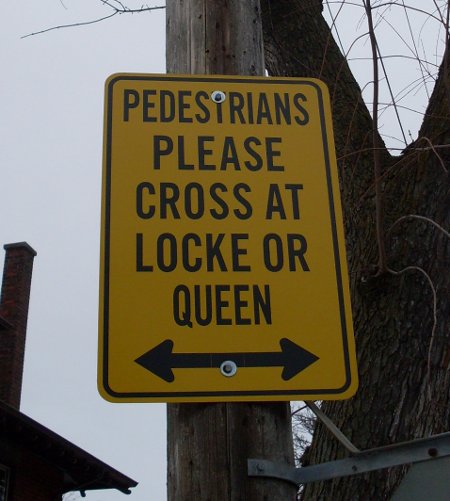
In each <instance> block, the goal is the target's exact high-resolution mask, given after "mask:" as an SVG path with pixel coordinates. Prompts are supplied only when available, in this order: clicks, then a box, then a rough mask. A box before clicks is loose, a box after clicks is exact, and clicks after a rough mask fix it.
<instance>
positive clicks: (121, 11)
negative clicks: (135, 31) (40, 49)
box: [20, 0, 166, 38]
mask: <svg viewBox="0 0 450 501" xmlns="http://www.w3.org/2000/svg"><path fill="white" fill-rule="evenodd" d="M116 1H117V0H116ZM102 3H103V4H104V5H106V6H108V7H110V8H111V9H113V12H112V13H111V14H109V15H108V16H104V17H99V18H98V19H93V20H92V21H82V22H80V23H71V24H61V25H59V26H52V27H51V28H46V29H44V30H40V31H35V32H34V33H28V35H23V36H21V37H20V38H28V37H32V36H35V35H42V34H43V33H48V32H49V31H54V30H60V29H63V28H76V27H78V26H87V25H90V24H96V23H100V22H102V21H106V20H107V19H111V18H112V17H114V16H116V15H117V14H137V13H140V12H149V11H151V10H160V9H165V8H166V7H165V5H159V6H155V7H141V8H140V9H128V8H127V7H126V6H124V5H123V4H122V3H121V2H118V1H117V3H118V4H119V5H120V6H121V7H120V8H119V7H114V6H113V5H111V4H110V3H109V2H108V1H107V0H102Z"/></svg>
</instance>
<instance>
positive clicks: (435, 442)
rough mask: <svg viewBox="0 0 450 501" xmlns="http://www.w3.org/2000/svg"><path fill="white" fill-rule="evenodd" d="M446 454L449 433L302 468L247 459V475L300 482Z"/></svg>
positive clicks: (448, 451)
mask: <svg viewBox="0 0 450 501" xmlns="http://www.w3.org/2000/svg"><path fill="white" fill-rule="evenodd" d="M446 456H450V433H443V434H441V435H435V436H432V437H429V438H423V439H418V440H411V441H409V442H402V443H399V444H394V445H388V446H385V447H378V448H375V449H368V450H366V451H361V452H359V453H356V454H354V455H353V456H351V457H348V458H345V459H338V460H336V461H330V462H328V463H322V464H318V465H312V466H305V467H301V468H292V467H290V466H287V465H284V464H281V463H273V462H272V461H267V460H263V459H249V460H248V474H249V476H251V477H271V478H278V479H282V480H286V481H287V482H291V483H294V484H296V485H300V484H306V483H308V482H315V481H318V480H328V479H331V478H337V477H345V476H349V475H358V474H360V473H366V472H368V471H374V470H381V469H383V468H390V467H392V466H399V465H402V464H410V463H417V462H419V461H428V460H432V459H435V458H442V457H446Z"/></svg>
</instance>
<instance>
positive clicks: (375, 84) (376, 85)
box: [364, 0, 387, 275]
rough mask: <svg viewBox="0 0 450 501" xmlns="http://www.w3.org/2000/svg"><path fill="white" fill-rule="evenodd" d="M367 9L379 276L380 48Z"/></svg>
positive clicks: (381, 269)
mask: <svg viewBox="0 0 450 501" xmlns="http://www.w3.org/2000/svg"><path fill="white" fill-rule="evenodd" d="M364 6H365V8H366V15H367V22H368V24H369V37H370V44H371V47H372V59H373V111H372V120H373V127H372V139H373V147H374V149H373V164H374V177H375V221H376V235H377V246H378V275H381V274H383V273H385V272H386V269H387V265H386V261H387V259H386V245H385V241H384V232H383V226H384V203H383V202H384V200H383V190H382V187H381V159H380V147H381V145H380V144H379V136H378V99H379V97H378V95H379V76H378V47H377V45H378V44H377V39H376V36H375V31H374V27H373V19H372V7H371V5H370V0H364Z"/></svg>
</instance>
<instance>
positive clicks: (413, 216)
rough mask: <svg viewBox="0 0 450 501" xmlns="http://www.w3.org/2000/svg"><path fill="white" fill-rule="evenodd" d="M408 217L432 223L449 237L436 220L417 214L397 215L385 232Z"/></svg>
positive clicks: (449, 234)
mask: <svg viewBox="0 0 450 501" xmlns="http://www.w3.org/2000/svg"><path fill="white" fill-rule="evenodd" d="M408 219H418V220H419V221H425V222H426V223H429V224H432V225H433V226H435V227H436V228H437V229H438V230H439V231H441V232H442V233H443V234H444V235H445V236H446V237H447V238H450V233H449V232H448V231H447V230H445V229H444V228H442V226H441V225H440V224H438V223H436V221H433V220H432V219H430V218H429V217H425V216H419V215H418V214H408V215H406V216H402V217H399V218H398V219H397V220H396V221H395V222H394V223H393V224H392V226H391V227H390V228H389V230H388V231H387V233H388V234H389V233H390V232H391V231H392V229H393V228H394V227H395V226H397V225H398V224H400V223H401V222H402V221H406V220H408Z"/></svg>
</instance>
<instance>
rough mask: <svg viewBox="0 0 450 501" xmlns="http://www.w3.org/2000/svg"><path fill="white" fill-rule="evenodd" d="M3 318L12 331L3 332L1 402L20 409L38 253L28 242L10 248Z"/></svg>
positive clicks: (1, 308)
mask: <svg viewBox="0 0 450 501" xmlns="http://www.w3.org/2000/svg"><path fill="white" fill-rule="evenodd" d="M4 248H5V250H6V256H5V266H4V270H3V284H2V290H1V298H0V317H2V318H3V319H5V320H6V321H7V322H8V323H9V324H11V326H12V327H11V328H6V329H2V330H0V400H3V401H4V402H6V403H7V404H9V405H11V406H12V407H15V408H16V409H18V408H19V407H20V396H21V391H22V376H23V360H24V354H25V337H26V330H27V319H28V305H29V300H30V287H31V275H32V271H33V260H34V257H35V255H36V252H35V251H34V250H33V249H32V248H31V247H30V246H29V245H28V244H27V243H25V242H21V243H16V244H7V245H5V246H4Z"/></svg>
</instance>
